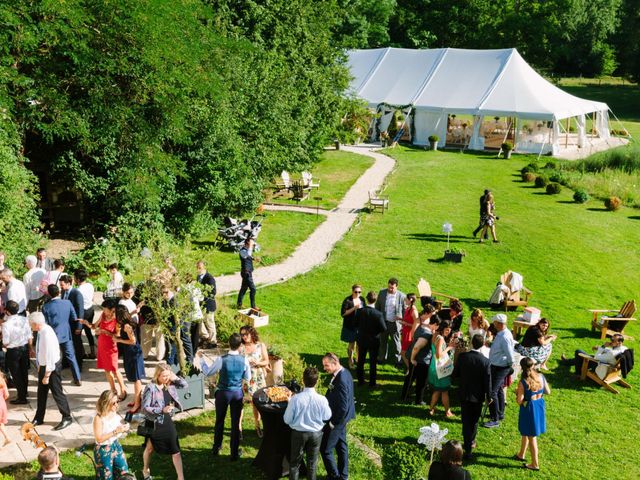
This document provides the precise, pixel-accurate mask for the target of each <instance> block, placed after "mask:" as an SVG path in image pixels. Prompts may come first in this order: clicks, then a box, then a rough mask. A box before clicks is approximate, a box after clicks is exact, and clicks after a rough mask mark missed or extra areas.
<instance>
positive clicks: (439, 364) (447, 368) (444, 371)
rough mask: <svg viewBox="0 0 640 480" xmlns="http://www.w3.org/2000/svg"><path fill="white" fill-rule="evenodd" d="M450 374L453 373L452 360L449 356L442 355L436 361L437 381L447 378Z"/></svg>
mask: <svg viewBox="0 0 640 480" xmlns="http://www.w3.org/2000/svg"><path fill="white" fill-rule="evenodd" d="M434 360H435V358H434ZM452 373H453V360H452V359H451V357H450V356H449V355H444V356H443V357H442V358H440V359H439V360H436V375H437V377H438V379H441V378H445V377H448V376H450V375H451V374H452Z"/></svg>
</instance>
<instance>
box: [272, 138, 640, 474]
mask: <svg viewBox="0 0 640 480" xmlns="http://www.w3.org/2000/svg"><path fill="white" fill-rule="evenodd" d="M391 153H392V154H393V155H394V156H396V157H397V158H398V160H399V168H398V170H397V172H396V174H395V175H394V176H393V177H392V179H391V181H390V184H389V187H388V189H387V192H388V193H389V195H390V198H391V205H392V209H391V211H390V212H389V214H388V215H387V214H385V215H384V216H382V215H368V216H366V217H365V218H364V219H363V222H362V223H361V224H360V226H359V227H358V228H357V229H356V230H355V231H353V232H352V233H351V234H350V235H349V236H348V237H347V238H346V239H345V241H343V242H342V243H341V244H340V245H339V246H338V248H337V249H336V251H335V252H334V254H333V255H332V257H331V259H330V261H329V262H328V263H327V264H326V265H324V266H322V267H320V268H318V269H316V270H314V271H313V272H312V273H310V274H308V275H305V276H303V277H300V278H297V279H294V280H292V281H290V282H287V283H286V284H284V285H278V286H274V287H270V288H268V289H265V290H264V291H263V292H261V295H260V304H261V305H263V306H264V308H265V309H266V310H267V311H269V312H271V313H272V318H273V319H274V321H273V323H272V325H271V326H270V327H269V330H268V332H267V333H268V338H270V339H274V340H275V339H282V338H287V339H288V343H289V345H290V346H291V347H293V348H297V349H298V350H299V351H300V352H303V353H304V354H305V357H306V358H307V360H308V361H309V362H311V363H314V364H318V362H319V356H320V355H321V354H322V352H324V351H325V350H337V351H338V352H341V353H342V354H343V355H344V350H345V348H344V345H343V344H341V343H340V342H339V340H338V339H339V332H340V320H339V315H338V309H339V305H340V301H341V300H342V298H343V297H344V295H346V294H347V293H348V291H349V287H350V285H351V284H352V283H354V282H356V281H357V282H361V283H362V284H363V285H364V287H365V290H369V289H376V290H377V289H379V288H382V287H384V286H385V284H386V280H387V278H388V277H389V276H397V277H398V278H399V279H400V288H401V289H402V290H403V291H405V292H409V291H414V290H415V285H416V283H417V281H418V279H419V278H420V277H425V278H426V279H427V280H429V281H430V282H431V285H432V287H433V288H434V289H436V290H438V291H444V292H446V293H449V294H452V295H456V296H458V297H460V298H461V299H462V301H463V302H464V304H465V306H466V309H467V312H468V310H469V309H470V308H473V307H476V306H480V307H483V306H485V305H486V299H487V298H488V296H489V295H490V293H491V291H492V290H493V287H494V285H495V283H496V282H497V280H498V279H499V277H500V274H501V273H503V272H504V271H506V270H507V269H513V270H515V271H518V272H520V273H522V274H523V275H524V278H525V284H526V285H527V286H528V287H529V288H530V289H532V290H533V291H534V297H533V298H534V300H533V302H532V303H533V304H534V305H535V306H538V307H540V308H541V309H542V311H543V314H544V315H545V316H547V317H548V318H549V319H550V321H551V324H552V329H553V330H554V333H556V334H558V335H559V339H558V340H557V342H556V343H555V346H554V352H555V353H554V356H553V360H552V361H551V362H550V365H551V368H552V371H551V372H550V373H549V374H548V375H547V378H548V380H549V382H550V384H551V385H552V388H553V390H554V391H553V394H552V395H551V396H550V397H549V398H548V399H547V400H548V402H547V405H548V433H547V434H546V435H544V436H543V437H542V438H541V441H540V445H541V465H542V471H541V472H539V474H538V475H537V476H538V477H539V478H549V479H551V478H594V477H596V476H599V475H601V474H605V473H606V472H609V471H610V470H611V469H613V468H615V469H616V476H620V478H625V479H627V478H628V479H633V478H638V476H639V475H640V468H639V467H638V465H637V462H636V459H637V456H638V453H639V449H638V447H637V441H638V439H639V438H640V436H639V434H638V432H637V430H636V425H637V424H638V421H639V420H640V411H639V410H638V409H637V408H636V405H637V404H638V401H639V400H640V396H639V395H638V393H637V389H633V390H624V391H623V392H621V394H620V395H618V396H614V395H612V394H610V393H607V392H604V391H602V390H600V389H598V388H596V387H595V385H594V384H589V383H581V382H579V381H577V380H575V379H574V378H573V377H572V375H571V374H569V373H568V371H567V369H566V368H564V367H559V366H556V360H557V359H558V358H559V355H560V353H561V352H566V353H569V354H570V353H572V352H573V350H574V349H576V348H584V349H587V350H588V349H589V348H590V347H591V346H592V345H596V344H597V343H598V339H597V337H596V336H595V335H594V334H592V333H591V332H590V329H589V313H588V312H587V311H586V310H587V309H588V308H598V307H604V308H616V307H619V306H620V305H621V304H622V303H623V302H624V301H625V300H627V299H629V298H637V295H638V286H639V285H640V260H639V259H638V256H637V244H638V237H639V235H638V227H639V226H640V224H639V223H638V222H639V221H640V216H638V215H637V213H636V212H634V211H633V210H629V209H623V210H621V211H619V212H616V213H610V212H605V211H603V209H602V208H601V207H600V205H594V204H589V203H587V204H585V205H577V204H574V203H573V202H572V201H571V193H570V192H569V191H568V190H566V189H565V191H564V192H563V193H561V194H560V195H559V196H548V195H545V194H543V193H542V192H541V191H540V190H539V189H534V188H531V187H530V186H529V185H527V184H523V183H521V181H520V178H519V175H518V169H519V168H521V167H522V166H524V164H525V163H526V161H527V159H522V158H520V159H517V160H513V161H500V160H495V159H492V158H490V157H488V156H475V155H460V154H451V153H432V152H423V151H419V150H411V149H396V150H393V151H392V152H391ZM486 187H490V188H492V189H493V191H494V192H495V195H496V202H497V210H498V214H499V215H500V217H501V220H500V221H499V223H498V234H499V237H500V238H501V239H502V243H501V244H497V245H493V244H482V245H481V244H478V243H475V241H474V240H473V239H472V238H471V235H470V232H471V230H473V228H474V227H475V226H476V224H477V197H478V196H479V195H480V194H481V193H482V190H483V189H484V188H486ZM445 221H448V222H451V223H452V224H453V228H454V233H453V237H452V241H453V244H454V245H455V246H458V247H462V248H464V249H465V250H466V251H467V257H466V259H465V261H464V263H463V264H447V263H442V262H441V261H440V259H441V258H442V255H443V250H444V248H445V245H446V238H445V236H444V235H443V234H442V233H441V225H442V224H443V223H444V222H445ZM364 266H366V268H363V267H364ZM310 301H311V305H312V306H311V308H310V307H309V303H310ZM301 312H304V313H303V314H301ZM513 316H514V315H513V314H511V315H510V318H511V319H512V318H513ZM319 332H322V333H321V334H320V333H319ZM630 333H631V334H632V335H633V334H635V335H636V336H637V335H638V334H639V333H640V329H639V328H638V326H637V325H634V326H632V327H631V329H630ZM634 345H635V342H629V346H630V347H633V346H634ZM637 378H638V375H637V373H636V372H632V374H631V376H630V383H631V384H635V383H636V381H637V380H636V379H637ZM381 380H382V382H383V388H382V390H381V391H376V392H369V391H368V390H367V389H366V388H364V389H359V390H358V391H357V397H358V398H357V401H358V413H359V415H358V418H357V420H356V421H355V422H354V423H353V426H352V429H351V431H352V433H354V434H356V435H357V436H359V437H361V438H363V439H364V440H365V441H367V442H369V443H370V444H372V445H375V446H376V448H377V449H379V450H381V449H382V448H384V446H385V445H388V444H390V443H392V442H394V441H397V440H401V441H407V442H415V440H416V438H417V433H418V428H419V427H420V426H423V425H425V424H427V423H428V422H430V420H429V419H427V415H426V410H425V409H424V408H418V407H414V406H410V405H406V404H402V403H400V402H399V401H398V395H399V389H400V384H401V380H402V377H401V375H400V374H399V372H398V371H397V370H395V369H392V368H388V367H387V368H384V369H383V370H382V371H381ZM452 396H453V397H454V398H455V393H454V394H453V395H452ZM514 404H515V401H514V394H513V390H511V392H510V396H509V406H508V410H507V421H506V422H505V423H504V424H503V426H502V427H501V428H500V429H498V430H495V431H494V430H491V431H487V430H482V431H481V432H480V434H479V438H478V444H479V445H480V448H479V450H478V460H477V462H476V463H474V464H472V465H470V466H469V468H470V470H471V472H472V474H473V477H474V478H480V479H492V478H501V479H520V478H529V475H530V473H529V472H522V471H521V469H520V468H519V464H517V462H513V461H512V460H510V457H511V456H512V455H513V454H514V453H515V452H516V449H517V446H518V442H519V435H518V433H517V409H516V407H515V406H514ZM454 411H455V412H456V413H459V409H458V408H454ZM612 412H615V413H612ZM623 419H624V420H623ZM436 421H437V422H439V423H440V424H441V425H442V426H445V427H446V428H449V431H450V435H449V436H450V438H461V427H460V422H459V420H453V421H448V420H445V419H444V418H443V416H442V415H439V416H438V417H437V419H436ZM612 429H614V430H615V436H616V438H619V439H622V438H624V439H626V440H625V448H624V449H616V448H613V449H611V450H610V451H609V452H608V453H607V455H603V454H602V446H603V445H610V444H611V434H612ZM567 452H570V454H568V453H567ZM369 475H370V472H368V471H364V472H363V471H358V472H355V474H354V478H368V477H369Z"/></svg>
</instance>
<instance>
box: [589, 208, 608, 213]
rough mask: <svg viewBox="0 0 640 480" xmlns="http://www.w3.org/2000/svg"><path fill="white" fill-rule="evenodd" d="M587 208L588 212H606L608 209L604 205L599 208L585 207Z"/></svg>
mask: <svg viewBox="0 0 640 480" xmlns="http://www.w3.org/2000/svg"><path fill="white" fill-rule="evenodd" d="M587 210H589V211H590V212H608V211H609V210H607V209H606V208H604V207H600V208H596V207H591V208H587Z"/></svg>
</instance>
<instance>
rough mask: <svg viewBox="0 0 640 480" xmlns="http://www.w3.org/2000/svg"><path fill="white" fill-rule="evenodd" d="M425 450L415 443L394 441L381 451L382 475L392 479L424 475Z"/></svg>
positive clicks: (414, 477)
mask: <svg viewBox="0 0 640 480" xmlns="http://www.w3.org/2000/svg"><path fill="white" fill-rule="evenodd" d="M425 463H426V450H425V449H424V448H423V447H421V446H419V445H417V444H415V445H412V444H409V443H405V442H395V443H393V444H392V445H389V446H387V447H385V448H384V451H383V452H382V476H383V477H384V478H389V479H391V478H392V479H394V480H416V479H418V478H420V477H422V476H423V475H424V473H425V472H424V470H425Z"/></svg>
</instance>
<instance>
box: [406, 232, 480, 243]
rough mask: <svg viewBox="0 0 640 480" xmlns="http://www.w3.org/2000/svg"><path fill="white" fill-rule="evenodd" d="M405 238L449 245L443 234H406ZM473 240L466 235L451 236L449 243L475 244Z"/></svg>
mask: <svg viewBox="0 0 640 480" xmlns="http://www.w3.org/2000/svg"><path fill="white" fill-rule="evenodd" d="M403 236H405V237H407V238H410V239H411V240H424V241H425V242H435V243H447V236H446V235H444V234H442V233H404V234H403ZM473 241H474V240H473V239H472V238H469V237H467V236H465V235H450V236H449V243H473Z"/></svg>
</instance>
